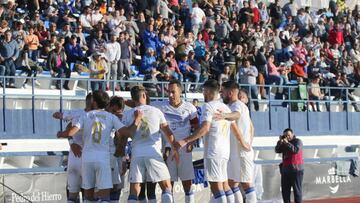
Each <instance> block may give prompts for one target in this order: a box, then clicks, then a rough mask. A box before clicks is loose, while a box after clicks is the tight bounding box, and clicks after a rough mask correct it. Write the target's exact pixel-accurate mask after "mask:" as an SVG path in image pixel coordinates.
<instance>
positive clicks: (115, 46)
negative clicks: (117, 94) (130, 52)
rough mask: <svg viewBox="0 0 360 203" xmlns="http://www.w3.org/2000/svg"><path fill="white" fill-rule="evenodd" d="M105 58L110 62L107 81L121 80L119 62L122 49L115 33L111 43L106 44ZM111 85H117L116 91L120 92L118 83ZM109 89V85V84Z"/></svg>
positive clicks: (111, 37) (112, 35)
mask: <svg viewBox="0 0 360 203" xmlns="http://www.w3.org/2000/svg"><path fill="white" fill-rule="evenodd" d="M105 50H106V51H105V56H106V60H107V62H108V67H109V69H110V71H109V73H108V74H107V80H108V81H109V80H120V74H118V72H119V68H118V67H119V66H118V62H119V60H120V56H121V47H120V44H119V42H117V36H116V34H115V33H112V34H111V36H110V41H109V42H107V43H106V44H105ZM111 85H115V87H114V88H115V89H116V90H120V88H119V87H118V84H117V83H113V82H111ZM107 86H108V87H109V84H107Z"/></svg>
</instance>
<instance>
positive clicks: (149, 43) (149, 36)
mask: <svg viewBox="0 0 360 203" xmlns="http://www.w3.org/2000/svg"><path fill="white" fill-rule="evenodd" d="M142 39H143V42H144V47H145V49H146V50H147V49H148V48H152V49H153V50H156V45H157V43H158V40H159V39H158V35H157V34H156V33H155V31H154V25H151V24H150V25H148V27H147V29H146V30H145V32H144V35H143V37H142Z"/></svg>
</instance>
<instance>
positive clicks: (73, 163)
mask: <svg viewBox="0 0 360 203" xmlns="http://www.w3.org/2000/svg"><path fill="white" fill-rule="evenodd" d="M91 97H92V96H91V93H89V94H88V95H87V96H86V99H85V109H82V110H73V111H68V112H64V113H61V112H55V113H54V114H53V118H55V119H61V120H63V121H65V122H68V125H67V128H70V127H71V126H72V123H75V122H76V121H77V120H78V119H79V118H80V117H81V116H83V115H84V114H86V112H88V111H90V110H91ZM69 144H70V152H69V157H68V166H67V187H68V190H69V195H68V203H75V202H78V201H79V192H80V190H81V183H82V179H81V153H82V149H83V147H84V141H83V134H82V132H81V131H80V132H78V133H77V134H76V135H74V137H72V138H71V139H69Z"/></svg>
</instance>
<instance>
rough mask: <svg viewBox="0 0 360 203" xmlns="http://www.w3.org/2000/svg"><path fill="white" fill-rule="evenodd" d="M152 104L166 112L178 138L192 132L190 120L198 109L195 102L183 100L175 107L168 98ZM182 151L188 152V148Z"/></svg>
mask: <svg viewBox="0 0 360 203" xmlns="http://www.w3.org/2000/svg"><path fill="white" fill-rule="evenodd" d="M151 105H152V106H155V107H156V108H158V109H160V110H161V111H162V112H163V113H164V116H165V119H166V121H167V123H168V124H169V127H170V129H171V131H172V132H173V134H174V136H175V139H176V140H182V139H184V138H186V137H188V136H189V135H190V134H191V124H190V121H191V120H192V119H194V118H196V117H197V109H196V108H195V106H194V105H193V104H191V103H190V102H185V101H183V102H182V104H181V105H180V106H179V107H177V108H175V107H173V106H171V105H170V104H169V101H168V100H164V101H156V102H152V103H151ZM167 146H169V145H167ZM180 153H186V149H185V148H182V149H181V151H180Z"/></svg>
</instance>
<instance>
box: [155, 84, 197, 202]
mask: <svg viewBox="0 0 360 203" xmlns="http://www.w3.org/2000/svg"><path fill="white" fill-rule="evenodd" d="M181 92H182V88H181V82H180V81H179V80H171V81H170V83H169V85H168V96H169V99H168V100H163V101H155V102H151V105H152V106H155V107H157V108H159V109H160V110H161V111H162V112H163V113H164V115H165V119H166V121H167V122H168V124H169V126H170V129H171V130H172V132H173V133H174V136H175V139H176V140H180V139H184V138H186V137H187V136H188V135H190V134H191V129H192V128H193V129H196V128H197V127H198V123H199V120H198V117H197V109H196V108H195V106H194V105H193V104H191V103H190V102H185V101H183V100H182V99H181ZM192 148H193V145H192V143H189V144H188V145H187V146H186V148H183V149H181V150H180V151H179V164H176V162H175V161H174V160H172V159H167V157H168V155H169V154H170V153H171V148H170V147H169V146H167V147H165V155H164V157H165V160H166V163H167V166H168V168H169V172H170V176H171V181H172V183H171V184H172V185H174V181H178V179H179V178H180V180H181V181H182V184H183V188H184V192H185V203H193V202H195V199H194V192H193V191H192V190H191V186H192V181H191V180H192V179H194V178H195V175H194V166H193V163H192Z"/></svg>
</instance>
